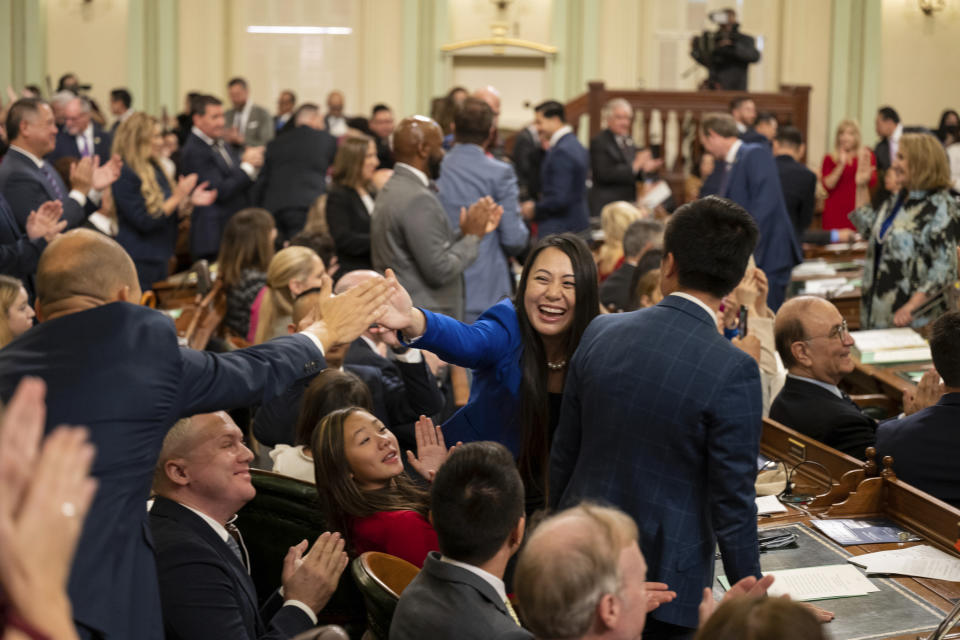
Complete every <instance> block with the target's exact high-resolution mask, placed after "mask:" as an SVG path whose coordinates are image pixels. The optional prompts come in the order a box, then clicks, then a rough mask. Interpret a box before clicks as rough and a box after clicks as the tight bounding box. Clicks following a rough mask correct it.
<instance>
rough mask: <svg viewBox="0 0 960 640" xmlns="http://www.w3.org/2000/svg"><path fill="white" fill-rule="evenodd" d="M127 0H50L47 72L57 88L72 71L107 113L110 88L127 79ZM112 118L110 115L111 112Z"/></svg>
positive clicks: (47, 20) (48, 0)
mask: <svg viewBox="0 0 960 640" xmlns="http://www.w3.org/2000/svg"><path fill="white" fill-rule="evenodd" d="M127 5H128V3H127V0H97V1H96V2H89V3H86V2H75V1H73V0H47V2H46V9H47V16H46V25H47V33H46V41H47V72H48V74H49V75H50V81H51V82H52V83H53V85H54V88H56V83H57V80H58V79H59V77H60V76H61V75H62V74H64V73H67V72H69V71H72V72H74V73H76V74H77V75H78V76H79V77H80V81H81V82H83V83H84V84H92V85H93V89H92V91H91V96H92V97H93V98H94V100H96V101H97V103H98V104H99V105H100V108H101V110H103V111H104V112H105V113H108V106H109V104H108V103H109V100H108V99H109V96H110V90H111V89H114V88H116V87H120V86H123V85H124V84H125V83H126V78H127V17H128V13H127V9H128V6H127ZM108 118H109V115H108Z"/></svg>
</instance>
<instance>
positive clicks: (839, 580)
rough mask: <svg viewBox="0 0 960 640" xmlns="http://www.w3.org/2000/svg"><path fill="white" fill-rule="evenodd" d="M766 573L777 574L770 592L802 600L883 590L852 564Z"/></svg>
mask: <svg viewBox="0 0 960 640" xmlns="http://www.w3.org/2000/svg"><path fill="white" fill-rule="evenodd" d="M764 575H773V576H775V577H776V579H775V580H774V581H773V584H772V585H771V586H770V588H769V589H767V595H769V596H782V595H788V596H790V598H791V599H793V600H797V601H799V602H810V601H812V600H827V599H830V598H852V597H855V596H865V595H867V594H868V593H873V592H874V591H880V588H879V587H877V586H876V585H874V584H873V583H872V582H871V581H870V579H869V578H867V577H866V576H865V575H863V574H862V573H860V571H859V569H857V568H856V567H854V566H852V565H849V564H829V565H824V566H820V567H806V568H803V569H784V570H782V571H766V572H764ZM719 580H720V584H721V585H723V588H724V589H729V588H730V583H729V581H728V580H727V577H726V576H720V578H719Z"/></svg>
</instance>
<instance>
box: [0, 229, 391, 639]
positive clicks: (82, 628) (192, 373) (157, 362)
mask: <svg viewBox="0 0 960 640" xmlns="http://www.w3.org/2000/svg"><path fill="white" fill-rule="evenodd" d="M388 288H389V287H388V286H386V285H384V284H381V283H379V282H371V283H369V286H367V287H366V288H364V287H358V288H357V289H356V290H354V291H350V292H348V293H346V294H344V295H343V296H338V297H337V298H335V299H330V300H328V301H327V302H326V304H325V306H324V322H321V323H317V324H315V325H313V326H311V327H310V328H309V329H308V330H306V331H303V332H301V333H300V334H298V335H295V336H289V337H283V338H278V339H276V340H273V341H271V342H269V343H267V344H263V345H258V346H256V347H251V348H249V349H241V350H238V351H234V352H232V353H230V354H224V355H217V354H213V353H210V352H202V351H194V350H192V349H187V348H181V347H180V345H179V344H178V337H177V332H176V329H175V327H174V325H173V323H172V322H171V320H170V318H169V317H167V316H166V315H164V314H162V313H159V312H157V311H154V310H152V309H148V308H146V307H141V306H138V305H137V302H138V301H139V299H140V286H139V284H138V281H137V273H136V269H135V268H134V265H133V261H132V260H131V259H130V257H129V256H128V255H127V254H126V253H125V252H124V251H123V249H122V248H121V247H120V245H119V244H117V243H116V242H115V241H113V240H112V239H110V238H108V237H106V236H104V235H102V234H98V233H96V232H93V231H89V230H86V229H78V230H75V231H71V232H68V233H66V234H64V235H62V236H60V237H59V238H57V239H56V240H54V241H53V242H51V243H50V244H49V245H48V246H47V248H46V250H45V251H44V253H43V255H42V256H41V258H40V264H39V267H38V274H37V304H36V307H37V317H38V319H39V320H40V324H39V325H37V326H36V327H34V328H33V329H31V330H30V331H28V332H27V333H26V334H24V335H23V336H21V337H20V339H18V340H16V341H15V342H14V343H12V344H10V345H8V346H7V347H6V348H5V349H3V350H2V351H0V399H2V400H4V401H6V400H8V399H9V398H10V396H11V394H12V393H13V390H14V388H15V387H16V385H17V383H18V382H19V380H20V379H21V378H23V377H24V376H36V377H39V378H42V379H43V380H44V381H45V382H46V383H47V389H48V391H47V429H48V430H49V429H52V427H53V426H54V425H57V424H63V423H66V424H85V425H87V426H88V427H89V429H90V439H91V441H92V442H93V444H95V445H96V447H97V458H96V461H95V462H94V466H93V475H94V476H95V477H96V478H97V480H98V481H99V485H100V488H99V491H98V492H97V497H96V499H95V500H94V503H93V506H92V507H91V510H90V517H88V518H87V520H86V524H85V526H84V529H83V533H82V534H81V537H80V542H79V546H78V549H77V554H76V558H75V560H74V565H73V569H72V571H71V574H70V583H69V594H70V599H71V602H72V604H73V614H74V618H75V620H76V621H77V626H78V631H79V633H80V636H81V637H82V638H143V639H147V640H159V639H160V638H162V637H163V624H162V621H161V618H160V600H159V593H158V590H157V580H156V567H155V564H154V559H153V551H152V549H151V545H150V540H149V534H148V532H147V531H146V513H145V511H144V509H143V503H144V501H145V500H146V498H147V495H148V493H149V489H150V479H151V474H152V469H153V466H154V463H155V462H156V459H157V453H158V452H159V450H160V445H161V442H162V440H163V437H164V435H165V434H166V432H167V430H168V429H169V428H170V427H171V426H172V425H173V424H174V423H175V422H176V421H177V420H179V419H180V418H182V417H184V416H189V415H193V414H196V413H201V412H205V411H214V410H219V409H232V408H236V407H245V406H249V405H252V404H256V403H260V402H266V401H268V400H269V399H270V398H272V397H273V396H275V395H278V394H280V393H281V392H283V390H285V389H286V388H287V387H289V386H290V385H291V384H292V383H294V382H295V381H296V380H298V379H300V378H302V377H306V376H311V375H313V374H314V373H316V372H317V371H320V370H321V369H323V368H324V367H325V366H326V365H325V363H324V358H323V354H324V350H325V349H329V348H330V347H332V346H334V345H335V344H342V343H348V342H351V341H353V339H354V338H356V337H357V336H358V335H359V334H360V332H361V331H362V330H363V329H364V328H365V327H367V326H369V325H370V323H371V322H374V321H375V320H376V319H377V318H378V317H379V315H380V313H381V311H382V309H381V305H382V304H383V301H384V300H385V299H386V297H387V292H388Z"/></svg>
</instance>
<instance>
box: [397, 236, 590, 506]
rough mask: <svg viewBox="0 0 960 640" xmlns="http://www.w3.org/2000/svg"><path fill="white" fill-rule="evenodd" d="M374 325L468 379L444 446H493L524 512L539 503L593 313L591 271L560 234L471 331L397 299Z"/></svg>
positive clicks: (580, 248) (581, 251) (538, 250)
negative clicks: (517, 478)
mask: <svg viewBox="0 0 960 640" xmlns="http://www.w3.org/2000/svg"><path fill="white" fill-rule="evenodd" d="M393 307H394V309H393V312H391V313H389V314H387V315H386V316H384V317H383V318H381V324H383V326H385V327H387V328H390V329H397V330H399V331H400V332H401V337H402V338H403V339H404V340H406V341H408V342H416V346H417V347H419V348H422V349H426V350H428V351H431V352H433V353H436V354H437V355H438V356H439V357H440V358H441V359H443V360H445V361H447V362H450V363H453V364H456V365H459V366H462V367H469V368H471V369H473V370H474V376H473V385H472V388H471V390H470V400H469V402H467V404H466V406H465V407H463V408H462V409H460V410H459V411H458V412H457V413H456V414H454V415H453V417H451V418H450V419H449V420H448V421H447V422H446V423H445V424H444V425H443V428H444V433H445V434H446V436H447V439H448V440H450V441H458V440H459V441H463V442H472V441H477V440H493V441H496V442H500V443H502V444H503V445H505V446H506V447H507V448H508V449H510V451H511V452H512V453H513V455H514V456H516V457H517V459H518V463H519V467H520V472H521V474H522V475H523V477H524V483H525V484H526V489H527V509H528V511H532V510H534V509H536V508H539V507H540V506H542V505H543V503H544V498H545V495H544V493H545V488H546V486H547V485H546V482H545V480H546V471H547V458H548V456H549V451H550V442H551V440H552V436H553V432H554V431H555V430H556V427H557V423H558V422H559V420H560V401H561V399H562V397H563V383H564V381H565V379H566V373H567V363H568V362H569V361H570V358H572V357H573V352H574V351H575V350H576V348H577V345H578V344H579V343H580V337H581V336H582V335H583V332H584V330H585V329H586V328H587V325H588V324H590V321H591V320H593V318H594V317H595V316H596V315H597V313H599V310H600V301H599V294H598V291H597V267H596V263H595V262H594V260H593V257H592V255H591V254H590V250H589V249H588V248H587V245H586V244H585V243H584V242H583V240H581V239H580V238H578V237H577V236H575V235H573V234H569V233H564V234H559V235H551V236H547V237H546V238H544V239H543V240H541V241H540V242H539V243H538V244H537V246H536V247H535V248H534V249H533V251H532V252H531V253H530V256H529V257H528V258H527V262H526V264H525V265H524V268H523V272H522V274H521V275H520V282H519V284H518V285H517V294H516V296H515V297H514V299H513V300H509V299H507V300H503V301H501V302H499V303H497V304H495V305H494V306H492V307H490V308H489V309H488V310H487V311H486V312H484V314H483V315H482V316H480V318H479V319H477V321H476V322H475V323H473V324H472V325H467V324H463V323H461V322H458V321H457V320H454V319H453V318H450V317H447V316H444V315H441V314H437V313H432V312H430V311H427V310H425V309H417V308H415V307H413V305H412V304H411V302H410V298H409V296H407V295H406V293H405V292H403V291H402V290H401V292H400V293H398V294H397V295H395V296H394V300H393Z"/></svg>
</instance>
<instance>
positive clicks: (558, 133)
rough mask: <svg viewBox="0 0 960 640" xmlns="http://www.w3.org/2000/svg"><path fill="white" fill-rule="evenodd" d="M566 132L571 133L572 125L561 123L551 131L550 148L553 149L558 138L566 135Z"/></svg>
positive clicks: (558, 140)
mask: <svg viewBox="0 0 960 640" xmlns="http://www.w3.org/2000/svg"><path fill="white" fill-rule="evenodd" d="M568 133H573V127H571V126H570V125H568V124H565V125H563V126H562V127H560V128H559V129H557V130H556V131H554V132H553V135H552V136H550V148H551V149H553V148H554V147H555V146H557V143H558V142H560V138H562V137H563V136H565V135H567V134H568Z"/></svg>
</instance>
